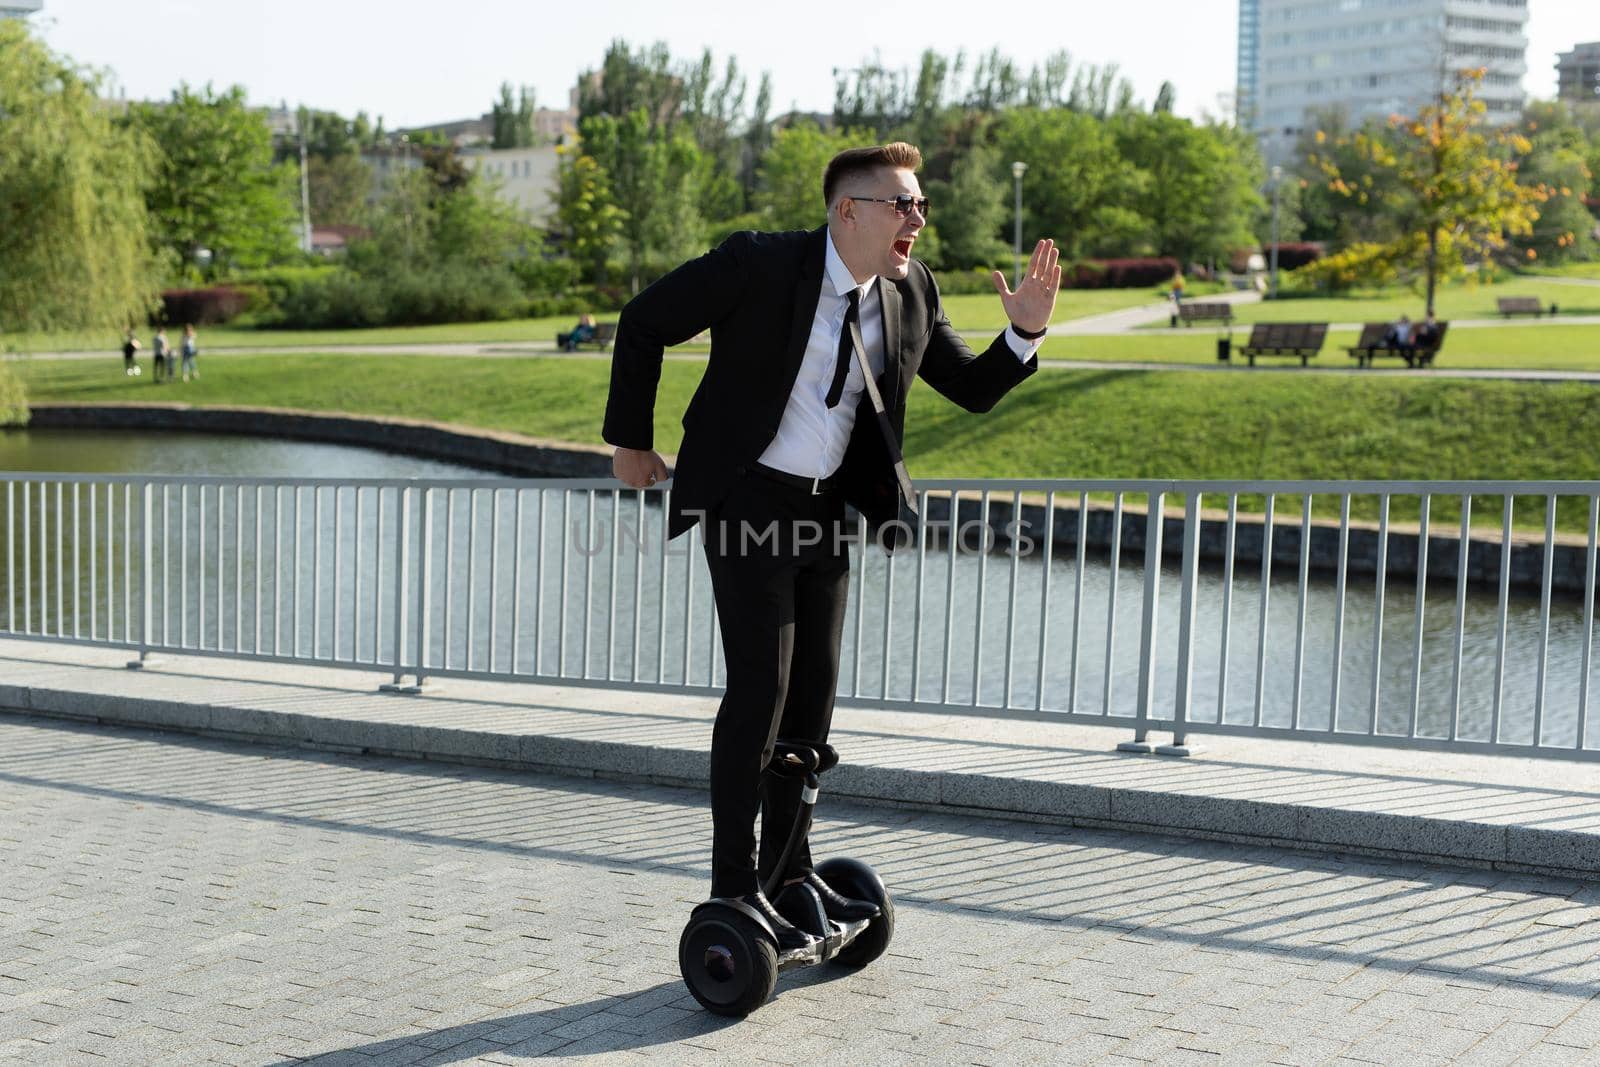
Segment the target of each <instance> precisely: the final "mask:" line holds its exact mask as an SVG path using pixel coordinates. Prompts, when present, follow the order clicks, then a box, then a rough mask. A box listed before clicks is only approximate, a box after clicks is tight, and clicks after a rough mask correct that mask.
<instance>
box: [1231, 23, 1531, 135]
mask: <svg viewBox="0 0 1600 1067" xmlns="http://www.w3.org/2000/svg"><path fill="white" fill-rule="evenodd" d="M1527 21H1528V0H1239V56H1238V64H1239V65H1238V101H1239V103H1238V111H1239V124H1240V125H1241V126H1245V127H1248V128H1250V129H1253V130H1255V131H1256V133H1257V135H1258V136H1259V137H1260V139H1261V147H1262V151H1263V152H1264V153H1265V154H1266V156H1267V158H1268V160H1269V161H1272V162H1282V161H1284V160H1285V159H1287V158H1288V156H1289V155H1290V154H1291V152H1292V151H1293V148H1294V143H1295V140H1296V138H1298V137H1299V135H1300V133H1301V131H1302V130H1303V129H1304V128H1305V126H1306V124H1307V113H1308V112H1309V111H1311V110H1312V109H1325V108H1340V109H1342V110H1343V111H1344V112H1345V113H1346V114H1347V115H1348V116H1349V119H1350V121H1351V122H1352V123H1353V124H1359V123H1360V122H1361V121H1362V120H1364V119H1367V118H1373V117H1376V118H1387V117H1388V116H1390V115H1392V114H1397V113H1398V114H1413V113H1415V112H1416V110H1417V108H1419V107H1420V106H1422V105H1423V104H1425V103H1427V102H1428V101H1429V100H1431V99H1433V98H1435V97H1437V96H1438V94H1439V92H1440V90H1441V88H1446V87H1448V85H1449V84H1451V83H1453V81H1454V79H1455V77H1456V75H1457V72H1459V71H1460V70H1461V69H1463V68H1467V67H1483V68H1485V69H1486V73H1485V75H1484V79H1483V82H1482V84H1481V85H1480V86H1479V91H1478V96H1479V99H1481V100H1482V101H1483V102H1484V105H1485V107H1487V109H1488V118H1489V121H1491V122H1495V123H1506V122H1514V121H1516V120H1517V119H1518V118H1519V117H1520V116H1521V114H1522V104H1523V92H1522V77H1523V75H1524V74H1525V73H1527V48H1528V39H1527V36H1526V34H1525V32H1524V30H1525V27H1526V24H1527Z"/></svg>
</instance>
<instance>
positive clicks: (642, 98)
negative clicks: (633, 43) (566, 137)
mask: <svg viewBox="0 0 1600 1067" xmlns="http://www.w3.org/2000/svg"><path fill="white" fill-rule="evenodd" d="M682 101H683V79H682V78H681V77H679V76H678V75H677V74H675V73H673V70H672V54H671V53H670V52H669V51H667V46H666V45H665V44H662V43H661V42H659V41H658V42H656V43H655V44H654V45H652V46H650V47H649V48H641V49H640V50H639V51H638V52H634V51H633V50H631V49H630V48H629V47H628V42H626V41H623V40H620V39H619V40H616V41H613V42H611V45H610V47H608V48H607V49H606V55H605V59H604V60H603V61H602V62H601V64H600V69H599V70H598V71H592V70H591V71H585V72H584V73H583V74H581V75H579V76H578V125H579V128H582V125H583V120H584V119H588V118H592V117H594V116H596V115H610V116H611V117H612V118H620V117H622V116H623V115H629V114H632V113H633V112H635V111H640V110H642V111H643V112H644V113H645V115H646V116H647V118H648V120H649V125H650V128H651V129H655V128H656V127H658V126H666V125H671V124H672V123H673V122H674V121H675V120H676V119H677V117H678V109H679V105H680V104H681V103H682Z"/></svg>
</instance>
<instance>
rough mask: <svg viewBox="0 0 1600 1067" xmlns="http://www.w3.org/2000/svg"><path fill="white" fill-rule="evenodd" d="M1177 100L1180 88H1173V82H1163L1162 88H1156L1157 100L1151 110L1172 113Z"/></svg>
mask: <svg viewBox="0 0 1600 1067" xmlns="http://www.w3.org/2000/svg"><path fill="white" fill-rule="evenodd" d="M1177 102H1178V90H1177V89H1175V88H1173V85H1172V83H1171V82H1162V83H1161V88H1160V89H1157V90H1156V102H1155V104H1154V105H1153V106H1152V107H1151V108H1150V110H1151V111H1158V112H1163V113H1165V114H1168V115H1170V114H1172V109H1173V107H1174V106H1175V105H1176V104H1177Z"/></svg>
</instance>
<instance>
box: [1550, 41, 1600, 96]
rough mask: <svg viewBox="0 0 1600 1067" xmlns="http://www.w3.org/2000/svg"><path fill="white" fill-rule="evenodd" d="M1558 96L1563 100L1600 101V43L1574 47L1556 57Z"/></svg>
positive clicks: (1594, 42)
mask: <svg viewBox="0 0 1600 1067" xmlns="http://www.w3.org/2000/svg"><path fill="white" fill-rule="evenodd" d="M1556 95H1557V96H1559V97H1561V99H1563V100H1600V41H1590V42H1589V43H1588V44H1580V45H1574V46H1573V49H1572V51H1570V52H1561V53H1559V54H1558V55H1557V56H1556Z"/></svg>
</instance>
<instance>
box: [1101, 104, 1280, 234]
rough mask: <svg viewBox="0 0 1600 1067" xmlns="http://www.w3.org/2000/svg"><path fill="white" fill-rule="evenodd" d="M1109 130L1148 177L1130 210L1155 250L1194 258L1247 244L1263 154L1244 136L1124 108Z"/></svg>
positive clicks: (1229, 129) (1258, 204)
mask: <svg viewBox="0 0 1600 1067" xmlns="http://www.w3.org/2000/svg"><path fill="white" fill-rule="evenodd" d="M1110 129H1111V131H1112V134H1113V136H1114V137H1115V139H1116V145H1117V149H1118V151H1119V152H1120V153H1121V155H1122V158H1123V159H1124V160H1125V161H1126V162H1127V163H1129V164H1131V165H1133V166H1135V167H1137V168H1138V169H1139V170H1140V171H1141V172H1143V173H1144V174H1146V175H1148V181H1147V182H1146V183H1145V185H1144V187H1143V190H1144V191H1143V195H1142V196H1140V197H1139V198H1138V199H1137V200H1136V201H1135V203H1134V207H1135V209H1136V210H1137V211H1138V212H1139V213H1140V214H1141V215H1143V216H1144V217H1145V218H1146V219H1148V220H1149V235H1150V240H1151V243H1152V244H1153V246H1154V250H1155V251H1157V252H1159V253H1162V254H1165V255H1170V256H1175V257H1176V258H1177V260H1178V262H1180V263H1194V262H1204V261H1208V260H1211V259H1214V258H1218V257H1222V256H1225V255H1227V253H1228V252H1229V251H1231V250H1232V249H1235V248H1243V247H1246V246H1248V245H1249V244H1251V242H1252V241H1253V239H1254V235H1253V234H1252V232H1251V223H1252V222H1253V221H1254V218H1255V216H1256V214H1257V212H1258V211H1259V210H1260V208H1261V206H1262V197H1261V194H1260V193H1259V192H1258V191H1257V187H1258V186H1259V185H1260V182H1261V158H1260V156H1259V155H1258V154H1257V152H1256V151H1255V146H1254V145H1253V144H1251V143H1250V142H1249V141H1248V140H1247V139H1246V137H1245V136H1244V135H1241V134H1240V133H1239V132H1238V131H1237V130H1235V129H1234V128H1233V127H1230V126H1216V125H1211V126H1197V125H1195V124H1194V123H1192V122H1190V121H1189V120H1188V119H1183V118H1179V117H1177V116H1176V115H1173V114H1171V113H1170V112H1166V111H1156V112H1154V113H1146V112H1142V111H1127V112H1123V113H1121V114H1119V115H1117V116H1115V117H1114V118H1112V119H1111V120H1110Z"/></svg>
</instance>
